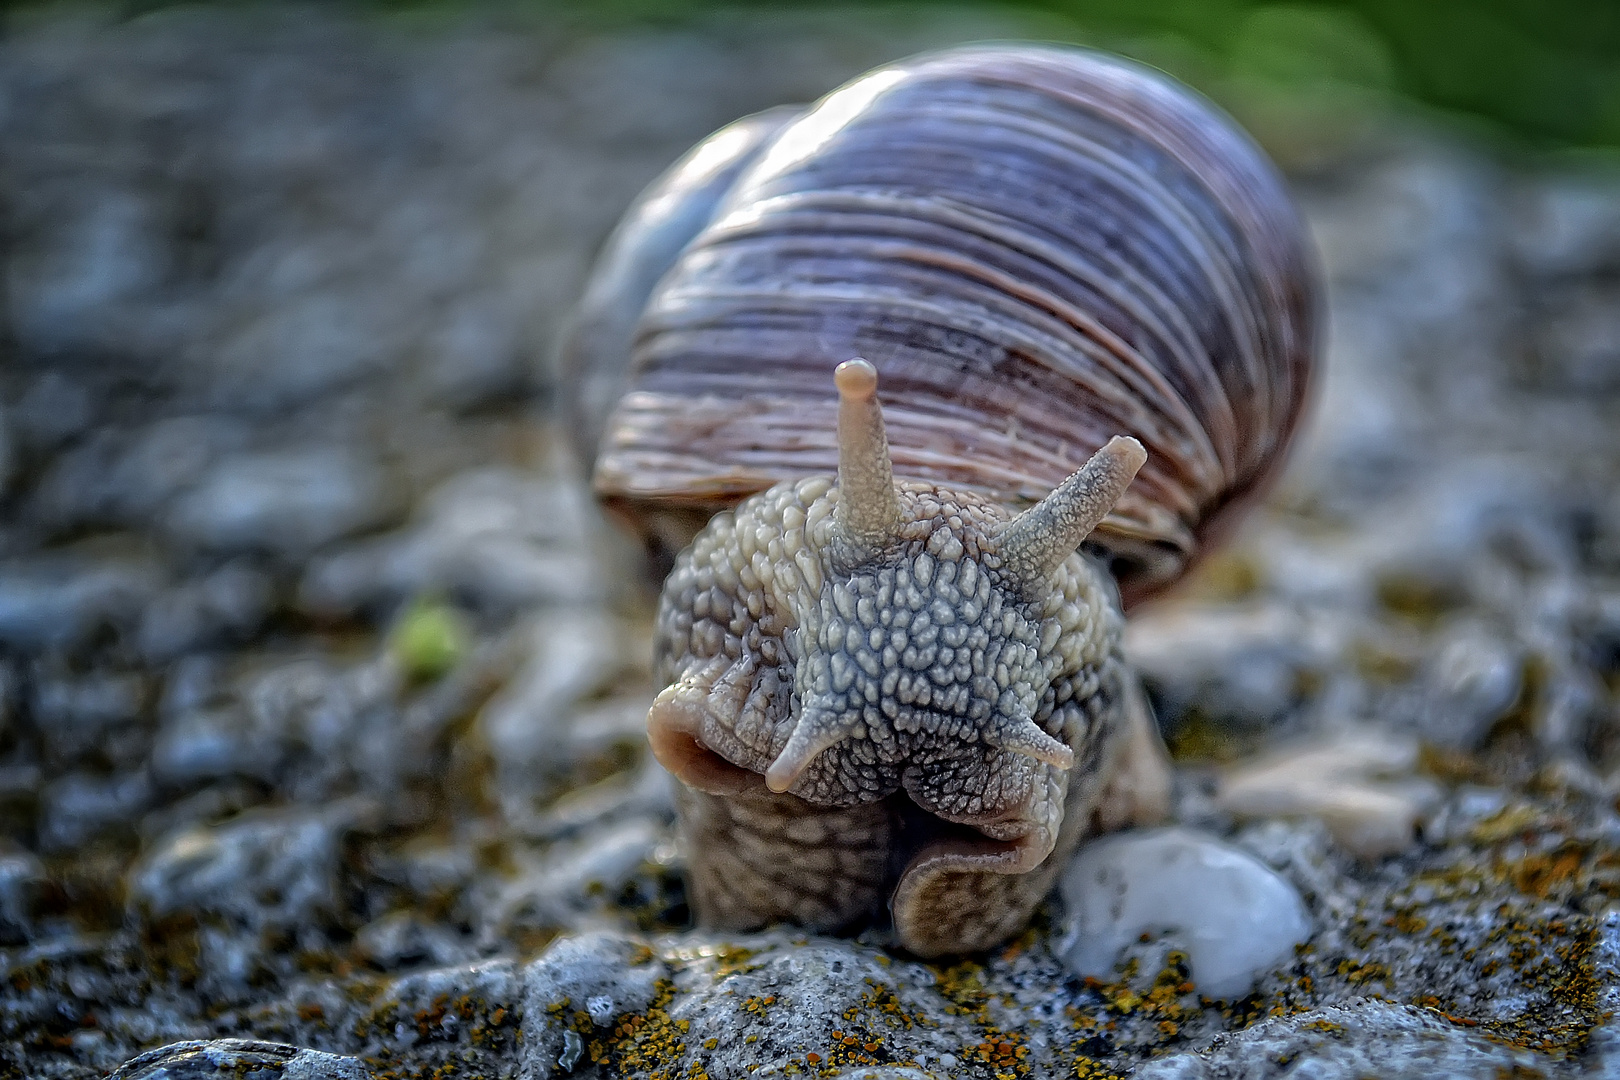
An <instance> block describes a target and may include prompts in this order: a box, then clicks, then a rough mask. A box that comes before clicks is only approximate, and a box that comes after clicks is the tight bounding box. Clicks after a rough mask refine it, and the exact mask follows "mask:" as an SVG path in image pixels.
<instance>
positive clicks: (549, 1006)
mask: <svg viewBox="0 0 1620 1080" xmlns="http://www.w3.org/2000/svg"><path fill="white" fill-rule="evenodd" d="M668 976H669V969H668V967H666V966H665V965H664V964H663V963H662V962H660V961H659V960H657V959H656V958H655V957H654V956H653V955H652V953H651V951H650V950H648V949H647V948H646V947H645V946H644V945H641V944H638V943H637V942H635V941H633V940H631V939H629V938H624V937H616V936H613V935H611V934H602V933H598V934H586V935H583V936H580V937H571V938H563V939H561V940H560V941H557V942H555V943H553V944H552V945H551V947H550V948H548V949H547V950H546V951H545V953H544V954H543V955H541V957H540V958H539V959H538V960H536V961H534V962H533V963H532V964H530V965H529V966H528V967H527V968H525V969H524V971H523V987H524V989H523V1059H522V1066H521V1075H522V1076H523V1078H524V1080H547V1078H549V1077H552V1076H556V1075H560V1074H562V1073H564V1072H566V1071H567V1070H564V1069H562V1068H561V1067H560V1065H559V1064H558V1058H559V1057H560V1056H561V1055H562V1053H563V1050H564V1045H565V1038H564V1036H565V1034H566V1033H567V1032H568V1031H569V1022H570V1020H571V1019H572V1015H573V1012H574V1011H576V1010H577V1011H583V1010H585V1008H586V1002H587V1001H589V1000H591V999H593V998H607V999H608V1000H609V1002H610V1003H611V1004H610V1005H609V1006H608V1007H607V1008H606V1009H603V1008H602V1007H600V1006H598V1009H597V1012H598V1013H603V1012H605V1013H606V1014H607V1017H608V1019H609V1021H610V1022H611V1020H612V1019H613V1017H616V1016H622V1015H625V1014H628V1013H638V1012H644V1011H646V1009H647V1008H648V1007H649V1006H651V1005H652V1003H653V1000H654V998H655V997H656V996H657V993H658V983H659V981H660V980H662V979H666V978H668ZM593 1022H594V1021H593Z"/></svg>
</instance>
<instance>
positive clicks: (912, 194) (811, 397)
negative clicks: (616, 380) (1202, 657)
mask: <svg viewBox="0 0 1620 1080" xmlns="http://www.w3.org/2000/svg"><path fill="white" fill-rule="evenodd" d="M1300 237H1301V230H1300V226H1299V223H1298V222H1297V220H1296V219H1295V217H1294V214H1293V211H1292V209H1291V207H1290V204H1289V202H1288V199H1287V198H1286V196H1285V194H1284V193H1283V190H1282V187H1281V184H1280V181H1279V180H1278V178H1277V177H1276V175H1275V174H1274V172H1273V170H1272V169H1271V167H1270V166H1269V164H1268V163H1267V162H1266V161H1265V160H1264V158H1263V157H1262V156H1261V154H1260V153H1259V151H1258V150H1257V149H1256V148H1254V147H1253V146H1252V144H1250V143H1249V141H1248V140H1247V139H1246V137H1245V136H1243V135H1242V134H1241V133H1240V132H1238V131H1237V130H1236V128H1235V127H1234V126H1232V125H1231V124H1230V123H1229V122H1228V121H1227V120H1225V118H1224V117H1222V116H1220V115H1219V114H1218V113H1217V112H1216V111H1215V110H1214V109H1213V108H1212V107H1211V106H1209V105H1208V104H1207V103H1206V102H1204V101H1202V100H1200V99H1198V98H1196V97H1194V96H1193V95H1191V94H1190V93H1188V92H1186V91H1184V90H1182V89H1180V88H1179V87H1176V86H1174V85H1173V84H1171V83H1169V82H1168V81H1166V80H1164V79H1163V78H1162V77H1160V76H1158V75H1156V74H1154V73H1152V72H1150V71H1148V70H1146V69H1143V68H1140V67H1137V66H1135V65H1132V64H1129V63H1127V62H1123V61H1117V60H1114V59H1111V58H1108V57H1104V56H1101V55H1099V54H1095V53H1090V52H1084V51H1080V50H1070V49H1059V48H1047V47H1029V46H1006V47H994V48H984V47H979V48H969V49H962V50H955V51H951V52H946V53H941V54H936V55H933V56H928V57H923V58H919V59H917V60H913V61H909V62H906V63H902V64H899V65H896V66H893V67H890V68H885V69H881V70H879V71H877V72H874V73H872V74H871V75H868V76H866V77H865V78H863V79H861V80H857V81H856V82H854V83H851V84H850V85H848V86H846V87H845V88H843V89H841V90H839V91H837V92H835V93H834V94H832V95H830V96H829V97H828V98H826V99H824V100H823V101H822V102H821V103H820V104H819V105H818V106H817V107H816V108H815V109H813V110H812V111H811V112H810V113H808V114H806V115H805V116H804V117H802V118H801V119H799V120H798V121H796V122H794V123H792V124H790V125H788V126H787V127H786V128H785V129H784V130H782V131H781V132H780V133H779V134H777V135H776V136H775V138H774V141H773V142H772V143H771V144H770V145H769V146H768V147H766V149H765V151H764V153H763V154H762V155H761V156H760V158H759V159H758V160H757V161H756V162H755V163H754V164H753V165H752V166H751V167H750V168H749V169H748V170H747V171H745V172H744V174H743V175H742V176H741V177H740V178H739V180H738V181H737V185H736V187H735V188H734V189H733V190H732V191H731V192H730V194H729V195H728V196H727V198H726V200H725V201H724V203H723V204H722V205H721V207H720V210H719V212H718V214H717V215H716V217H715V220H714V221H713V222H712V223H711V224H710V225H709V226H708V227H707V228H706V229H704V231H703V232H701V233H700V234H699V235H698V236H697V237H696V239H695V240H694V241H693V242H692V243H691V244H690V245H688V246H687V248H686V249H685V251H684V253H683V254H682V256H681V257H680V259H679V261H678V262H677V263H676V264H675V266H674V268H673V269H672V270H671V272H670V273H669V274H668V275H667V276H666V277H665V278H664V280H663V281H662V283H661V284H660V286H659V288H658V289H657V290H656V291H655V292H654V294H653V297H652V299H651V301H650V303H649V306H648V308H647V310H646V312H645V314H644V315H643V318H642V322H641V326H640V330H639V334H638V339H637V344H636V348H635V352H634V358H633V369H634V370H633V374H632V379H631V387H630V391H629V392H628V393H627V394H626V395H625V396H624V397H623V398H622V399H621V401H620V404H619V406H618V410H617V412H616V414H615V416H614V417H613V419H612V421H611V422H610V425H609V432H608V435H607V437H606V439H605V441H604V444H603V449H602V454H601V456H600V457H599V459H598V465H597V486H598V490H599V491H600V492H601V493H602V494H603V496H604V497H605V498H607V499H608V500H609V501H610V502H612V501H619V502H641V503H646V504H651V505H653V506H674V507H680V506H692V507H698V508H705V507H711V508H717V507H719V506H723V505H727V504H729V503H731V502H734V501H736V499H738V498H741V497H742V496H744V495H746V494H748V493H750V492H753V491H757V490H761V489H763V488H765V487H768V486H770V485H771V484H773V483H776V482H777V481H780V480H782V479H785V478H791V477H795V476H804V475H809V474H813V473H823V472H831V471H832V470H833V468H834V467H835V465H836V460H837V443H836V438H835V435H834V432H835V430H836V423H835V419H834V409H835V407H836V406H835V405H834V403H833V402H832V401H830V400H829V396H828V394H827V392H826V373H827V370H828V368H829V367H830V366H831V363H832V362H833V361H835V360H837V359H842V358H843V357H845V356H848V355H852V354H856V353H859V354H861V355H864V356H867V357H870V358H871V359H873V360H874V361H875V362H876V364H877V366H878V368H879V370H880V372H881V374H882V387H883V388H882V390H881V391H880V397H881V398H882V401H883V407H884V415H885V417H886V419H887V423H888V427H889V438H890V442H891V444H892V446H893V448H894V450H893V459H894V470H895V473H896V475H898V476H901V477H910V478H915V479H922V480H928V481H932V482H937V483H941V484H947V485H951V486H954V487H958V488H967V489H972V490H977V491H980V492H982V493H984V494H985V495H987V496H988V497H990V498H993V499H996V500H998V501H1002V502H1004V503H1007V504H1011V505H1017V504H1020V503H1026V502H1032V501H1034V500H1037V499H1039V498H1041V497H1042V496H1044V495H1045V494H1046V493H1047V492H1048V491H1050V490H1051V489H1052V488H1053V487H1055V486H1056V485H1057V484H1058V483H1059V482H1061V481H1062V480H1063V479H1064V478H1065V477H1066V476H1068V475H1069V474H1070V473H1072V472H1073V471H1074V470H1075V469H1076V468H1078V467H1079V465H1081V464H1082V463H1083V462H1084V461H1085V460H1086V459H1087V457H1088V456H1089V455H1090V454H1091V453H1092V452H1093V451H1095V450H1096V449H1098V448H1099V447H1100V446H1102V445H1103V443H1104V442H1105V441H1106V440H1107V439H1108V437H1109V436H1111V435H1113V434H1115V433H1117V432H1121V431H1125V432H1130V433H1132V434H1134V435H1136V436H1137V437H1138V438H1139V439H1140V440H1141V441H1142V442H1143V444H1145V445H1146V447H1147V451H1148V463H1147V465H1146V467H1145V468H1144V469H1143V470H1142V472H1141V474H1140V476H1139V477H1138V479H1137V480H1136V482H1135V484H1134V485H1133V486H1132V488H1131V490H1130V492H1129V493H1128V494H1127V495H1126V497H1125V498H1124V499H1123V500H1122V501H1121V503H1120V504H1119V506H1118V507H1117V508H1116V509H1115V511H1114V513H1113V514H1112V515H1110V516H1109V518H1108V519H1107V521H1106V522H1105V523H1104V525H1103V526H1102V528H1101V529H1100V530H1099V533H1098V537H1097V539H1098V540H1099V541H1100V542H1101V543H1102V544H1104V545H1105V546H1108V547H1110V548H1112V549H1113V550H1114V551H1115V552H1117V553H1119V554H1121V555H1122V556H1123V563H1122V566H1121V568H1120V573H1121V582H1120V583H1121V587H1122V590H1123V591H1124V593H1125V595H1126V597H1127V600H1129V599H1132V598H1135V597H1139V596H1141V595H1145V594H1147V593H1150V592H1152V591H1154V590H1155V589H1157V588H1160V587H1162V586H1163V585H1164V584H1165V583H1167V582H1168V581H1170V580H1173V578H1174V577H1175V576H1176V575H1177V574H1179V573H1180V571H1181V569H1182V568H1183V567H1184V565H1185V564H1186V563H1187V562H1188V561H1189V560H1190V559H1192V558H1194V557H1196V555H1197V554H1198V551H1199V546H1200V537H1201V534H1202V533H1203V532H1205V531H1206V530H1207V529H1208V528H1209V525H1210V523H1211V522H1212V521H1213V520H1215V519H1217V518H1218V517H1219V515H1220V511H1221V510H1222V509H1223V508H1224V507H1226V506H1227V505H1228V504H1230V503H1232V502H1234V501H1235V500H1237V499H1239V498H1240V497H1242V496H1243V495H1245V494H1247V493H1249V492H1250V491H1252V490H1253V489H1254V488H1255V487H1256V486H1257V485H1259V484H1260V483H1261V482H1263V480H1264V479H1265V477H1266V476H1267V475H1268V473H1269V472H1270V471H1272V470H1273V469H1274V468H1275V465H1276V462H1277V460H1278V458H1279V457H1280V456H1281V454H1280V451H1281V448H1282V447H1283V446H1285V445H1286V443H1287V441H1288V438H1289V436H1290V434H1291V432H1292V429H1293V427H1294V425H1295V423H1296V421H1297V417H1298V414H1299V411H1300V408H1301V406H1302V404H1303V401H1304V397H1305V386H1306V381H1307V371H1308V364H1309V359H1310V355H1309V354H1310V349H1311V346H1312V344H1313V341H1312V339H1313V329H1312V310H1311V277H1310V274H1309V272H1308V270H1307V263H1306V260H1305V256H1304V251H1303V243H1302V241H1301V239H1300Z"/></svg>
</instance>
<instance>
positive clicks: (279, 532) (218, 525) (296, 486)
mask: <svg viewBox="0 0 1620 1080" xmlns="http://www.w3.org/2000/svg"><path fill="white" fill-rule="evenodd" d="M392 509H393V497H392V493H391V492H390V491H389V489H388V478H387V476H386V474H385V473H384V472H383V471H382V469H380V468H379V467H378V466H377V464H376V463H375V462H373V461H371V460H369V459H367V458H366V457H365V456H363V455H361V454H359V453H357V452H355V451H353V450H351V449H349V448H347V447H343V446H328V447H310V448H300V449H288V450H282V451H276V452H266V453H260V454H244V455H237V456H234V457H228V458H226V459H225V460H223V461H221V462H219V463H217V464H216V465H214V466H213V467H212V468H211V469H210V470H209V471H208V473H207V474H206V475H204V476H203V477H202V478H201V480H200V481H199V482H198V484H197V486H196V487H195V488H193V489H192V490H191V491H189V492H187V493H186V494H185V495H183V496H182V497H181V498H180V499H179V500H178V501H177V502H176V503H175V505H174V507H173V510H172V511H171V513H170V514H169V517H168V527H169V529H170V531H171V532H172V534H173V535H174V537H175V539H176V540H178V541H180V542H181V543H185V544H196V545H198V546H200V547H204V548H209V549H214V550H218V551H231V552H237V551H269V552H276V553H295V554H298V553H304V552H308V551H310V550H312V549H314V548H317V547H320V546H321V545H322V544H325V543H328V542H330V541H332V540H336V539H338V538H339V537H342V536H347V535H349V534H350V533H353V532H357V531H359V530H361V529H365V528H368V527H370V526H373V525H377V524H380V523H381V522H382V521H384V520H385V519H386V518H387V516H388V515H389V513H390V512H391V511H392Z"/></svg>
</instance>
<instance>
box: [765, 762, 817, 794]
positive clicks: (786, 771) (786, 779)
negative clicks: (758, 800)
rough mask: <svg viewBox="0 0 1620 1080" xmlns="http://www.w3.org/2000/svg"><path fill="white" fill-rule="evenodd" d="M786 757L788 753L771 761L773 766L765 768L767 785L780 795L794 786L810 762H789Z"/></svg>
mask: <svg viewBox="0 0 1620 1080" xmlns="http://www.w3.org/2000/svg"><path fill="white" fill-rule="evenodd" d="M786 757H787V755H786V754H784V755H783V756H782V757H779V758H777V759H776V760H775V761H773V762H771V767H770V768H768V769H766V770H765V786H766V787H768V788H770V789H771V790H772V791H774V792H776V793H777V794H778V795H780V794H782V793H783V792H785V791H786V790H787V789H788V788H790V787H792V786H793V784H794V782H795V781H797V780H798V779H799V776H800V774H802V773H803V772H804V767H805V765H807V764H809V763H808V762H803V763H800V762H789V761H787V760H785V759H786Z"/></svg>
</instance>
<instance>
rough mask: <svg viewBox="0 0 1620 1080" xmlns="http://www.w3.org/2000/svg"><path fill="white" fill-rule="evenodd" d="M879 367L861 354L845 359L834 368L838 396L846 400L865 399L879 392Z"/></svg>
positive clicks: (834, 382)
mask: <svg viewBox="0 0 1620 1080" xmlns="http://www.w3.org/2000/svg"><path fill="white" fill-rule="evenodd" d="M877 382H878V376H877V368H875V367H873V366H872V363H871V361H869V360H863V359H861V358H860V357H859V356H857V357H855V358H853V359H850V360H845V361H844V362H843V363H842V364H839V365H838V367H837V368H835V369H834V370H833V384H834V385H836V386H837V387H838V396H839V397H841V398H843V399H845V400H846V401H865V400H867V399H868V398H870V397H871V396H872V395H873V394H875V393H877Z"/></svg>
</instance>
